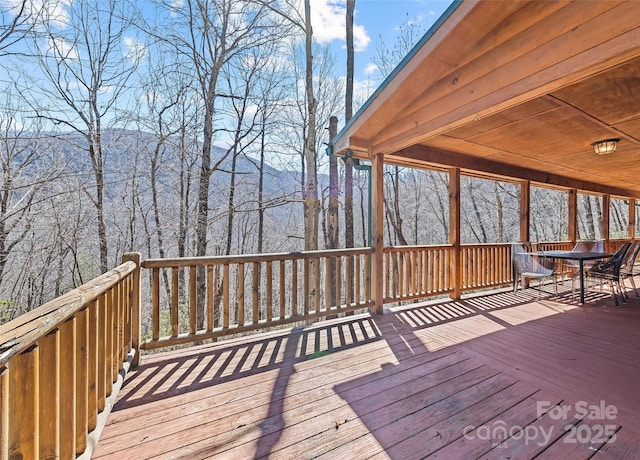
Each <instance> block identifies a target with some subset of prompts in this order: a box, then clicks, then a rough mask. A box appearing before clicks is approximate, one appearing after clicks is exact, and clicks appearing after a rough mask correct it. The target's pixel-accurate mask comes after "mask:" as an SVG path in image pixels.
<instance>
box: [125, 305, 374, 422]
mask: <svg viewBox="0 0 640 460" xmlns="http://www.w3.org/2000/svg"><path fill="white" fill-rule="evenodd" d="M381 339H382V335H381V333H380V331H379V330H378V328H377V326H376V325H375V322H374V321H373V320H372V319H371V318H370V317H368V316H360V317H355V318H354V319H353V320H351V321H348V322H340V323H332V324H324V325H314V326H310V327H309V328H307V329H304V330H303V329H301V328H299V327H298V328H294V329H292V330H287V331H283V332H282V333H281V334H277V333H276V334H275V335H271V336H270V337H267V338H265V337H264V335H260V334H257V335H255V336H254V338H253V339H251V340H250V341H243V342H242V343H236V344H232V345H224V342H217V343H216V344H215V345H208V346H201V347H191V348H189V349H185V350H183V352H176V351H173V352H169V353H168V357H167V359H162V360H161V359H159V358H155V359H154V360H153V361H151V362H149V363H144V360H143V364H141V365H140V366H138V367H137V368H136V369H135V370H134V371H133V372H131V374H130V376H129V377H128V378H127V380H126V381H125V383H124V386H123V390H122V393H121V395H122V396H121V397H120V398H119V399H118V402H117V403H116V405H115V407H114V411H118V410H119V409H123V408H131V407H135V406H140V405H144V404H148V403H151V402H154V401H158V400H161V399H165V398H170V397H174V396H178V395H181V394H185V393H189V392H192V391H196V390H199V389H201V388H206V387H210V386H213V385H219V384H221V383H226V382H231V381H234V380H239V379H243V378H246V377H248V376H251V375H256V374H260V373H264V372H268V371H273V370H278V371H279V372H285V374H286V369H292V367H293V366H294V365H295V364H296V363H298V362H302V361H306V360H309V359H313V358H316V357H319V356H323V355H326V354H329V353H334V352H336V351H340V350H347V349H349V348H353V347H357V346H360V345H363V344H366V343H370V342H373V341H377V340H381ZM283 369H285V371H283ZM285 387H286V381H285ZM277 388H278V387H277V386H276V389H277Z"/></svg>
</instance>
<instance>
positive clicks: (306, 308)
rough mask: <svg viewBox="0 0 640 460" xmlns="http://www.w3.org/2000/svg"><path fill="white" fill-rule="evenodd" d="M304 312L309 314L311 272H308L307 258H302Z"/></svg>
mask: <svg viewBox="0 0 640 460" xmlns="http://www.w3.org/2000/svg"><path fill="white" fill-rule="evenodd" d="M303 265H304V273H303V276H304V287H303V289H304V293H303V295H304V314H305V315H307V314H309V301H310V299H309V289H310V288H309V278H310V276H311V274H310V273H309V259H307V258H305V259H304V264H303Z"/></svg>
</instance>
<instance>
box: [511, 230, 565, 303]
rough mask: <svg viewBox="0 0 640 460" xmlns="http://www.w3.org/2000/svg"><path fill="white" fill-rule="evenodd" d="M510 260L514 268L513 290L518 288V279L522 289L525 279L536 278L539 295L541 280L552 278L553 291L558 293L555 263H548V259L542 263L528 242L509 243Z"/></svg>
mask: <svg viewBox="0 0 640 460" xmlns="http://www.w3.org/2000/svg"><path fill="white" fill-rule="evenodd" d="M511 262H512V265H513V270H514V274H513V292H516V291H517V290H518V280H520V286H521V288H522V289H523V290H524V288H525V286H526V284H525V280H526V279H528V278H537V279H538V297H540V293H541V289H540V285H541V284H542V281H543V280H544V279H545V278H553V287H554V292H555V293H556V294H557V293H558V285H557V282H556V281H557V274H556V270H555V264H549V261H548V260H545V264H542V263H541V262H540V261H539V258H538V256H537V255H536V254H535V253H534V252H533V251H532V248H531V244H530V243H513V244H512V245H511ZM545 265H546V266H545Z"/></svg>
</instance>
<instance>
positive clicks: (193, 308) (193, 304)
mask: <svg viewBox="0 0 640 460" xmlns="http://www.w3.org/2000/svg"><path fill="white" fill-rule="evenodd" d="M197 308H198V270H197V269H196V267H189V333H190V334H195V333H196V331H197V330H198V326H197V323H196V321H197Z"/></svg>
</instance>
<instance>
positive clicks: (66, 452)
mask: <svg viewBox="0 0 640 460" xmlns="http://www.w3.org/2000/svg"><path fill="white" fill-rule="evenodd" d="M111 325H113V321H112V322H111ZM111 330H112V328H110V331H111ZM109 336H112V333H109ZM75 349H76V320H75V318H71V319H69V320H67V321H65V322H64V323H62V324H61V325H60V458H75V456H76V441H75V438H76V350H75ZM109 350H110V351H111V352H112V348H109ZM109 362H110V361H109ZM110 367H111V366H109V368H110ZM109 383H111V380H109ZM109 387H111V385H109Z"/></svg>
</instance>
